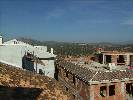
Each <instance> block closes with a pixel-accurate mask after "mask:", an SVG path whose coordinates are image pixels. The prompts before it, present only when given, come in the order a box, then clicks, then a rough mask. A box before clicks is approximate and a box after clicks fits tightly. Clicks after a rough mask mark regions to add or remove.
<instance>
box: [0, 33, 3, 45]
mask: <svg viewBox="0 0 133 100" xmlns="http://www.w3.org/2000/svg"><path fill="white" fill-rule="evenodd" d="M2 44H3V38H2V35H1V34H0V45H2Z"/></svg>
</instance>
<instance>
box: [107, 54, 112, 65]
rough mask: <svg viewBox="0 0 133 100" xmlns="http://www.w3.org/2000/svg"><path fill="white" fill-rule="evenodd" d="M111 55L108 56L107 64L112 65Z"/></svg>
mask: <svg viewBox="0 0 133 100" xmlns="http://www.w3.org/2000/svg"><path fill="white" fill-rule="evenodd" d="M111 62H112V61H111V55H106V63H111Z"/></svg>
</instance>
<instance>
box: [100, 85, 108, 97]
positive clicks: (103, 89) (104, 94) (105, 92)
mask: <svg viewBox="0 0 133 100" xmlns="http://www.w3.org/2000/svg"><path fill="white" fill-rule="evenodd" d="M100 95H101V96H102V97H105V96H106V95H107V87H106V86H101V87H100Z"/></svg>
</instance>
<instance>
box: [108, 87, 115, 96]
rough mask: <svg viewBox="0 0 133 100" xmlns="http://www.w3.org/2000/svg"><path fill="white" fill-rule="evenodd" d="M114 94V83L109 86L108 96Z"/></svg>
mask: <svg viewBox="0 0 133 100" xmlns="http://www.w3.org/2000/svg"><path fill="white" fill-rule="evenodd" d="M113 95H115V85H110V86H109V96H113Z"/></svg>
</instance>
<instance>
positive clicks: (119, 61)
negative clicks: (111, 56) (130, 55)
mask: <svg viewBox="0 0 133 100" xmlns="http://www.w3.org/2000/svg"><path fill="white" fill-rule="evenodd" d="M117 63H118V65H123V64H124V63H125V60H124V56H123V55H119V57H118V59H117Z"/></svg>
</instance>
